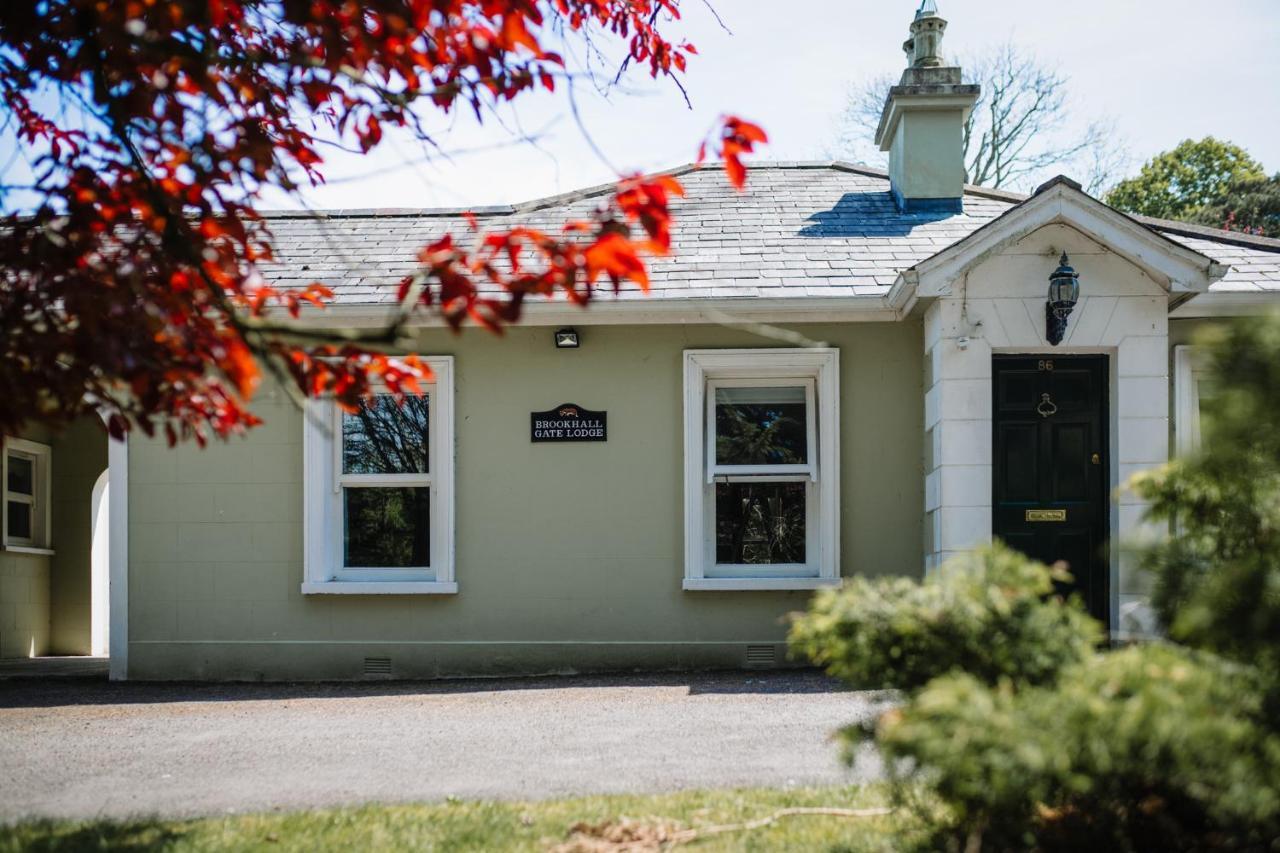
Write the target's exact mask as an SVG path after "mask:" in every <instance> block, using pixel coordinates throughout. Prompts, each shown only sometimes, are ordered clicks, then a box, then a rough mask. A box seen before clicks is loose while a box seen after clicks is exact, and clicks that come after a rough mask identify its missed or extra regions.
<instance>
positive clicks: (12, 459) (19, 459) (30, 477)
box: [9, 453, 36, 495]
mask: <svg viewBox="0 0 1280 853" xmlns="http://www.w3.org/2000/svg"><path fill="white" fill-rule="evenodd" d="M35 480H36V474H35V461H34V460H32V459H29V458H27V457H26V456H18V455H17V454H16V453H10V454H9V491H11V492H18V493H19V494H23V495H33V494H35V490H34V484H35Z"/></svg>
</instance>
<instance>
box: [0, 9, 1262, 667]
mask: <svg viewBox="0 0 1280 853" xmlns="http://www.w3.org/2000/svg"><path fill="white" fill-rule="evenodd" d="M931 6H932V4H931V3H926V4H925V7H924V8H922V10H921V12H920V13H919V14H918V16H917V18H916V20H915V22H914V23H913V24H912V39H911V40H910V41H909V42H908V43H907V49H908V54H909V60H910V62H909V64H910V67H909V68H908V69H907V70H906V72H905V73H904V74H903V77H902V81H901V84H900V85H897V86H894V87H893V88H892V89H891V90H890V91H889V92H888V93H887V100H886V104H885V109H884V115H883V119H882V121H881V124H880V128H879V131H878V133H877V137H878V138H877V141H878V144H879V145H880V147H881V148H882V149H884V150H885V151H887V152H888V153H889V158H890V168H889V170H888V172H887V173H886V172H881V171H877V170H874V169H869V168H865V167H862V166H856V165H850V164H846V163H839V162H835V163H830V162H828V163H800V162H795V163H773V164H761V165H756V166H755V167H754V168H753V170H752V174H751V178H750V183H749V188H748V190H747V191H746V192H743V193H739V192H736V191H734V190H733V189H732V188H731V187H730V186H729V185H728V184H727V183H726V181H725V179H724V177H723V175H722V173H721V171H720V170H719V169H715V168H700V167H697V166H687V167H684V168H680V169H676V170H674V172H673V174H676V175H679V177H680V180H681V181H682V182H683V183H684V185H685V188H686V191H687V197H686V198H684V199H682V200H679V201H677V202H676V203H675V210H674V212H675V215H676V231H675V235H674V254H673V255H672V256H671V257H669V258H664V259H661V260H659V261H656V262H655V263H654V264H653V268H652V271H651V275H652V292H651V293H649V294H647V295H645V294H642V293H640V292H638V291H632V290H626V291H624V292H623V293H622V294H621V295H620V296H618V297H617V298H606V299H602V300H599V301H597V302H595V303H594V304H592V305H591V307H590V308H589V309H588V310H582V309H578V308H574V307H570V306H567V305H566V304H564V303H563V302H559V303H557V302H544V303H540V304H533V305H529V306H528V308H527V310H526V314H525V317H524V319H523V320H522V322H521V324H520V325H519V326H518V327H516V328H513V329H512V330H511V331H510V332H509V333H508V334H506V335H505V336H503V337H497V336H494V335H491V334H489V333H487V332H484V331H479V330H467V331H464V332H462V333H460V334H454V333H452V332H450V331H449V330H448V329H446V328H444V327H443V326H441V325H440V324H438V323H435V322H432V321H429V320H423V321H422V322H421V324H420V325H419V326H418V327H417V328H416V330H415V334H416V340H417V343H418V348H417V349H418V352H419V353H420V354H421V355H422V356H423V357H424V358H426V359H428V360H429V362H430V364H431V366H432V367H433V369H434V371H435V380H434V384H432V385H431V386H429V387H428V388H427V389H426V393H425V394H424V395H423V396H422V397H420V398H415V399H412V400H410V401H409V403H408V404H407V405H406V406H404V407H402V408H401V407H397V406H395V405H394V404H393V403H391V402H390V401H389V399H387V398H381V397H380V398H377V399H376V400H374V401H373V402H371V403H370V404H369V405H368V406H366V407H365V409H364V410H363V411H362V412H360V413H358V414H355V415H344V414H342V413H341V412H339V411H338V410H337V409H336V407H335V406H334V405H332V404H331V403H329V402H325V401H317V402H312V403H309V404H307V405H306V406H305V408H300V407H299V406H298V405H296V404H295V403H294V402H293V401H292V399H291V398H290V397H289V396H288V395H287V394H286V393H285V392H284V390H283V389H281V388H269V389H267V390H266V391H265V393H263V394H262V395H261V396H260V398H259V400H258V401H257V404H258V405H257V411H258V413H259V414H260V415H261V416H263V417H264V418H265V420H266V424H265V426H263V427H260V428H258V429H255V430H252V431H251V433H250V434H249V435H248V436H247V437H246V438H244V439H238V440H232V441H229V442H227V443H222V444H217V445H215V446H212V447H210V448H208V449H205V450H201V449H198V448H197V447H195V446H191V445H187V446H180V447H178V448H176V449H170V448H168V447H167V446H166V445H165V444H164V442H163V441H153V440H149V439H147V438H145V437H143V436H141V435H138V434H133V435H130V436H129V438H128V441H127V443H119V442H109V441H108V440H107V439H106V437H105V435H104V434H103V431H102V430H101V429H100V428H98V427H97V426H96V425H94V424H84V425H82V426H80V427H77V428H76V429H73V430H70V431H68V432H66V433H64V434H62V435H49V434H46V433H42V432H39V431H31V432H29V433H28V434H24V435H20V436H9V437H6V438H5V443H4V476H3V483H4V497H3V506H4V527H3V550H2V551H0V655H3V656H6V657H11V656H27V655H38V654H46V653H58V654H84V653H89V652H99V653H100V652H103V651H106V650H107V649H108V647H109V651H110V665H111V672H112V674H113V677H116V678H131V679H179V678H212V679H321V678H332V679H350V678H361V677H370V676H381V677H385V676H388V675H390V676H393V677H431V676H443V675H451V674H461V675H481V674H483V675H488V674H506V673H530V672H563V671H584V670H603V669H623V668H633V667H641V668H654V669H657V668H674V667H711V666H730V667H738V666H771V665H776V664H781V663H782V662H783V661H784V659H785V654H784V652H785V645H784V636H785V630H786V628H785V624H784V622H783V617H784V615H785V614H786V613H787V612H789V611H793V610H797V609H800V608H803V607H804V606H805V603H806V600H807V597H808V596H809V595H810V594H811V592H812V590H815V589H818V588H821V587H830V586H836V585H839V584H840V583H841V579H842V578H846V577H850V576H853V575H883V574H905V575H921V574H922V573H924V572H928V571H930V570H931V569H933V568H934V567H935V566H937V565H939V564H940V563H941V562H942V561H944V560H946V559H947V558H948V557H949V556H950V555H953V554H955V553H957V552H959V551H962V550H963V549H966V548H969V547H970V546H972V545H975V544H977V543H980V542H983V541H986V540H989V539H991V538H992V537H1000V538H1002V539H1004V540H1006V541H1008V542H1010V543H1012V544H1014V545H1015V546H1017V547H1018V548H1021V549H1023V550H1025V551H1026V552H1028V553H1030V554H1032V555H1034V556H1036V557H1039V558H1042V559H1046V560H1056V559H1064V560H1067V561H1068V562H1069V564H1070V567H1071V569H1072V571H1073V572H1074V574H1075V577H1076V582H1077V585H1078V588H1079V591H1080V593H1081V594H1082V596H1083V597H1084V599H1085V601H1086V603H1087V605H1088V607H1089V608H1090V610H1091V611H1092V612H1093V613H1094V615H1096V616H1097V617H1098V618H1099V619H1101V620H1103V621H1104V622H1105V623H1106V624H1107V626H1108V627H1109V629H1110V631H1111V632H1112V634H1113V636H1116V637H1127V636H1134V635H1140V634H1144V633H1146V632H1148V631H1150V630H1152V628H1153V626H1152V625H1151V624H1150V618H1149V615H1148V611H1147V609H1146V607H1145V603H1144V602H1145V596H1146V594H1147V588H1146V586H1145V582H1144V580H1143V577H1142V576H1141V574H1140V573H1139V572H1138V571H1137V570H1136V567H1135V565H1134V560H1133V552H1132V548H1133V543H1134V542H1135V541H1136V540H1137V539H1139V538H1140V537H1141V535H1142V533H1143V524H1144V522H1143V514H1144V507H1143V505H1142V503H1141V502H1140V501H1139V500H1138V499H1137V498H1136V497H1135V496H1133V495H1132V494H1129V493H1126V492H1124V491H1123V490H1121V489H1120V488H1119V487H1120V486H1121V484H1123V483H1124V482H1125V481H1126V480H1127V479H1128V478H1129V476H1130V475H1132V474H1133V473H1135V472H1137V471H1140V470H1142V469H1145V468H1149V467H1151V466H1155V465H1158V464H1160V463H1162V462H1165V461H1166V460H1167V459H1168V458H1169V456H1170V453H1171V451H1173V450H1175V449H1177V450H1182V449H1187V448H1190V447H1193V446H1194V445H1195V443H1196V441H1197V440H1198V421H1197V419H1198V402H1197V388H1198V385H1197V375H1196V358H1195V353H1194V352H1192V351H1191V350H1190V349H1189V348H1188V347H1187V344H1188V343H1189V341H1190V340H1191V338H1192V335H1193V333H1194V332H1195V330H1196V329H1197V327H1198V326H1200V325H1201V324H1203V323H1206V322H1230V319H1229V318H1231V317H1235V316H1240V315H1244V314H1253V313H1256V312H1258V311H1261V310H1266V309H1269V308H1271V307H1274V306H1280V241H1276V240H1268V239H1263V238H1257V237H1252V236H1248V235H1244V234H1239V233H1232V232H1226V231H1218V230H1214V229H1208V228H1202V227H1198V226H1194V225H1188V224H1185V223H1179V222H1166V221H1155V220H1150V219H1141V218H1134V217H1131V216H1127V215H1125V214H1123V213H1120V212H1118V211H1116V210H1113V209H1111V208H1109V207H1108V206H1107V205H1105V204H1103V203H1102V202H1100V201H1098V200H1097V199H1095V198H1092V197H1090V196H1089V195H1087V194H1086V193H1085V192H1083V191H1082V190H1081V188H1080V186H1079V185H1078V184H1075V183H1073V182H1072V181H1070V180H1068V179H1066V178H1058V179H1056V180H1053V181H1050V182H1049V183H1047V184H1045V185H1044V186H1043V187H1041V188H1040V189H1039V190H1037V191H1036V192H1035V193H1034V194H1032V195H1031V196H1029V197H1023V196H1020V195H1014V194H1010V193H1006V192H999V191H992V190H988V189H984V188H982V187H974V186H966V185H965V183H964V181H965V175H964V166H963V157H962V145H963V139H962V134H963V128H964V123H965V119H966V116H967V114H968V111H969V110H970V108H971V106H972V104H973V102H974V99H975V97H976V95H977V88H976V87H975V86H972V85H968V84H965V83H963V82H962V80H961V74H960V70H959V69H957V68H952V67H947V66H946V65H945V64H943V63H942V61H941V59H940V57H939V54H938V42H939V39H940V38H941V34H942V30H943V28H944V26H945V22H944V21H943V20H942V19H941V18H940V17H938V15H937V13H936V11H935V10H933V9H932V8H931ZM608 191H609V188H606V187H601V188H596V189H588V190H585V191H582V192H578V193H572V194H568V195H563V196H557V197H553V198H546V199H541V200H538V201H534V202H529V203H526V204H520V205H515V206H502V207H491V208H484V209H479V210H475V211H474V213H475V215H476V216H477V217H478V219H479V222H480V224H481V226H482V227H488V228H495V229H497V228H505V227H508V226H510V225H513V224H516V223H529V224H533V225H541V226H550V227H554V226H555V225H556V224H558V223H561V222H563V221H564V220H566V219H573V218H580V217H581V216H582V215H583V214H584V213H585V212H586V211H587V210H589V209H590V208H591V207H592V206H593V205H594V204H595V203H596V197H597V196H600V195H602V194H604V193H607V192H608ZM462 214H463V211H460V210H338V211H330V212H327V213H320V214H314V213H301V212H294V213H280V214H276V215H273V216H271V217H270V219H269V224H270V227H271V230H272V232H273V233H274V235H275V239H276V242H277V246H278V249H279V254H280V257H279V259H278V261H277V262H276V263H275V264H274V265H273V266H272V267H271V268H270V269H269V270H268V272H269V275H270V276H271V278H272V279H273V280H274V283H277V284H280V285H303V284H306V283H308V282H310V281H314V280H319V281H323V282H326V283H328V284H330V285H331V286H332V287H333V289H334V290H335V292H336V306H334V307H332V308H330V309H329V310H327V311H325V312H323V313H321V312H316V313H313V314H307V315H304V317H305V318H306V320H307V322H311V323H314V324H317V325H320V326H323V325H325V324H334V325H339V326H343V327H352V326H361V325H375V324H381V323H383V322H385V319H386V316H387V312H388V305H389V304H390V303H391V302H392V301H393V300H394V298H395V291H396V283H397V282H398V281H399V280H400V279H401V277H403V276H404V275H406V274H407V273H409V272H411V271H412V270H413V268H414V264H415V253H416V251H417V249H418V248H419V247H421V246H422V245H424V244H426V243H428V242H430V241H431V240H433V239H435V238H437V237H438V236H439V235H440V234H441V233H443V232H445V231H448V230H455V231H460V230H463V229H465V227H466V225H465V222H464V219H463V216H462Z"/></svg>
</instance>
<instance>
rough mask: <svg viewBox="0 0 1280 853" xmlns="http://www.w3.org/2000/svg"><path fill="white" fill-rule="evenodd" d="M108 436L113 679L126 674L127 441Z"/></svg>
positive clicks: (125, 677)
mask: <svg viewBox="0 0 1280 853" xmlns="http://www.w3.org/2000/svg"><path fill="white" fill-rule="evenodd" d="M127 442H128V438H127V437H126V439H125V440H124V441H116V440H115V439H107V471H108V472H110V473H109V474H108V477H109V481H110V483H111V503H110V506H109V508H108V512H109V513H110V520H109V527H110V531H111V532H110V534H109V535H110V537H111V538H110V545H109V548H110V553H111V556H110V569H109V574H110V580H109V584H108V585H109V593H108V594H109V597H110V602H111V613H110V623H111V625H110V628H109V629H108V631H109V643H108V645H109V649H110V657H111V661H110V664H109V666H110V674H111V680H112V681H124V680H126V679H127V678H128V677H129V445H128V443H127Z"/></svg>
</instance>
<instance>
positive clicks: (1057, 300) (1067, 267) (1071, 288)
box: [1044, 252, 1080, 347]
mask: <svg viewBox="0 0 1280 853" xmlns="http://www.w3.org/2000/svg"><path fill="white" fill-rule="evenodd" d="M1079 300H1080V273H1078V272H1076V271H1075V270H1073V269H1072V268H1071V262H1070V260H1069V259H1068V258H1067V253H1066V252H1063V253H1062V259H1061V260H1060V261H1059V262H1058V268H1057V269H1056V270H1054V271H1053V275H1051V276H1049V301H1048V302H1047V303H1045V306H1044V313H1045V337H1047V338H1048V339H1049V343H1051V344H1053V345H1054V346H1055V347H1056V346H1057V345H1058V344H1060V343H1062V338H1063V336H1064V335H1066V333H1067V318H1068V317H1070V316H1071V311H1072V309H1073V308H1075V307H1076V302H1078V301H1079Z"/></svg>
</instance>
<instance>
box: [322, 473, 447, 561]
mask: <svg viewBox="0 0 1280 853" xmlns="http://www.w3.org/2000/svg"><path fill="white" fill-rule="evenodd" d="M342 495H343V524H344V532H345V536H344V537H343V538H344V541H345V548H344V558H343V565H345V566H354V567H356V568H362V569H364V568H370V569H372V568H377V569H384V568H385V569H400V568H411V567H412V568H419V567H424V566H430V565H431V490H430V489H427V488H421V489H343V490H342Z"/></svg>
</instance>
